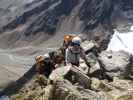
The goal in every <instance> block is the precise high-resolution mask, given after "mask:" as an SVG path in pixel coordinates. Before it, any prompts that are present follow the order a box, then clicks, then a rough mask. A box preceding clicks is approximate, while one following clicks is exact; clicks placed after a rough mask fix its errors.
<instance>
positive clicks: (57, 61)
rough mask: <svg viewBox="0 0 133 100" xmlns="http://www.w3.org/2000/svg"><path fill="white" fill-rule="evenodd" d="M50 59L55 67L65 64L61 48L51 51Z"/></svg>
mask: <svg viewBox="0 0 133 100" xmlns="http://www.w3.org/2000/svg"><path fill="white" fill-rule="evenodd" d="M49 55H50V59H51V60H52V62H53V64H54V66H55V68H58V67H60V66H62V65H64V55H63V54H62V52H61V51H60V50H57V51H53V52H50V53H49Z"/></svg>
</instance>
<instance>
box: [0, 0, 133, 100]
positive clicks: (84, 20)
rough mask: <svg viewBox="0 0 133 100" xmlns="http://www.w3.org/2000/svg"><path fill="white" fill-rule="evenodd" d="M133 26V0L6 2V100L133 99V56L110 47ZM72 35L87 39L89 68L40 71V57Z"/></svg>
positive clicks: (0, 2)
mask: <svg viewBox="0 0 133 100" xmlns="http://www.w3.org/2000/svg"><path fill="white" fill-rule="evenodd" d="M132 24H133V1H132V0H0V68H1V70H0V80H1V81H0V100H5V99H7V100H8V97H9V100H133V56H132V54H130V53H129V52H128V51H122V50H120V51H112V50H107V48H108V45H109V42H110V40H111V38H112V36H113V34H114V29H115V30H117V31H118V32H119V31H120V32H121V34H123V33H125V32H126V31H128V30H129V29H130V27H131V26H132ZM66 34H74V35H78V36H79V37H81V39H82V40H83V41H82V43H81V46H82V48H83V49H84V50H85V54H86V58H87V62H89V66H88V65H87V64H86V63H85V61H84V60H83V59H80V63H79V67H76V66H70V65H68V66H65V65H64V64H60V65H59V66H58V67H57V68H56V69H54V70H53V71H52V73H51V74H50V76H49V77H48V78H47V77H46V76H45V75H40V74H38V73H37V71H36V64H35V62H34V57H36V55H40V54H42V55H44V54H45V53H50V52H51V51H52V52H53V51H54V52H58V51H59V48H60V47H61V46H62V43H63V37H64V35H66ZM117 38H118V40H119V41H120V43H121V44H123V45H125V43H124V42H123V40H122V39H121V38H119V37H117ZM131 42H132V41H131ZM125 48H126V47H125ZM1 84H2V85H1ZM3 85H4V86H3ZM1 98H2V99H1Z"/></svg>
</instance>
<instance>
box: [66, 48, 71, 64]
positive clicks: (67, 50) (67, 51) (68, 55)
mask: <svg viewBox="0 0 133 100" xmlns="http://www.w3.org/2000/svg"><path fill="white" fill-rule="evenodd" d="M65 63H66V65H69V64H70V51H69V49H68V48H67V49H66V55H65Z"/></svg>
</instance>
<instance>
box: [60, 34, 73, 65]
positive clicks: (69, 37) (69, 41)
mask: <svg viewBox="0 0 133 100" xmlns="http://www.w3.org/2000/svg"><path fill="white" fill-rule="evenodd" d="M74 37H75V35H74V34H68V35H64V40H63V44H62V46H61V47H60V48H59V49H58V51H61V53H62V55H63V56H64V61H65V53H66V49H67V48H68V46H70V45H71V44H72V39H73V38H74ZM64 65H66V64H65V63H64Z"/></svg>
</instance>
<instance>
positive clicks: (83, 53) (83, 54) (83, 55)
mask: <svg viewBox="0 0 133 100" xmlns="http://www.w3.org/2000/svg"><path fill="white" fill-rule="evenodd" d="M81 58H82V59H83V60H84V61H85V63H86V64H87V66H88V67H89V68H90V67H91V66H90V63H89V62H88V60H87V57H86V54H85V51H84V50H83V49H81Z"/></svg>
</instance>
